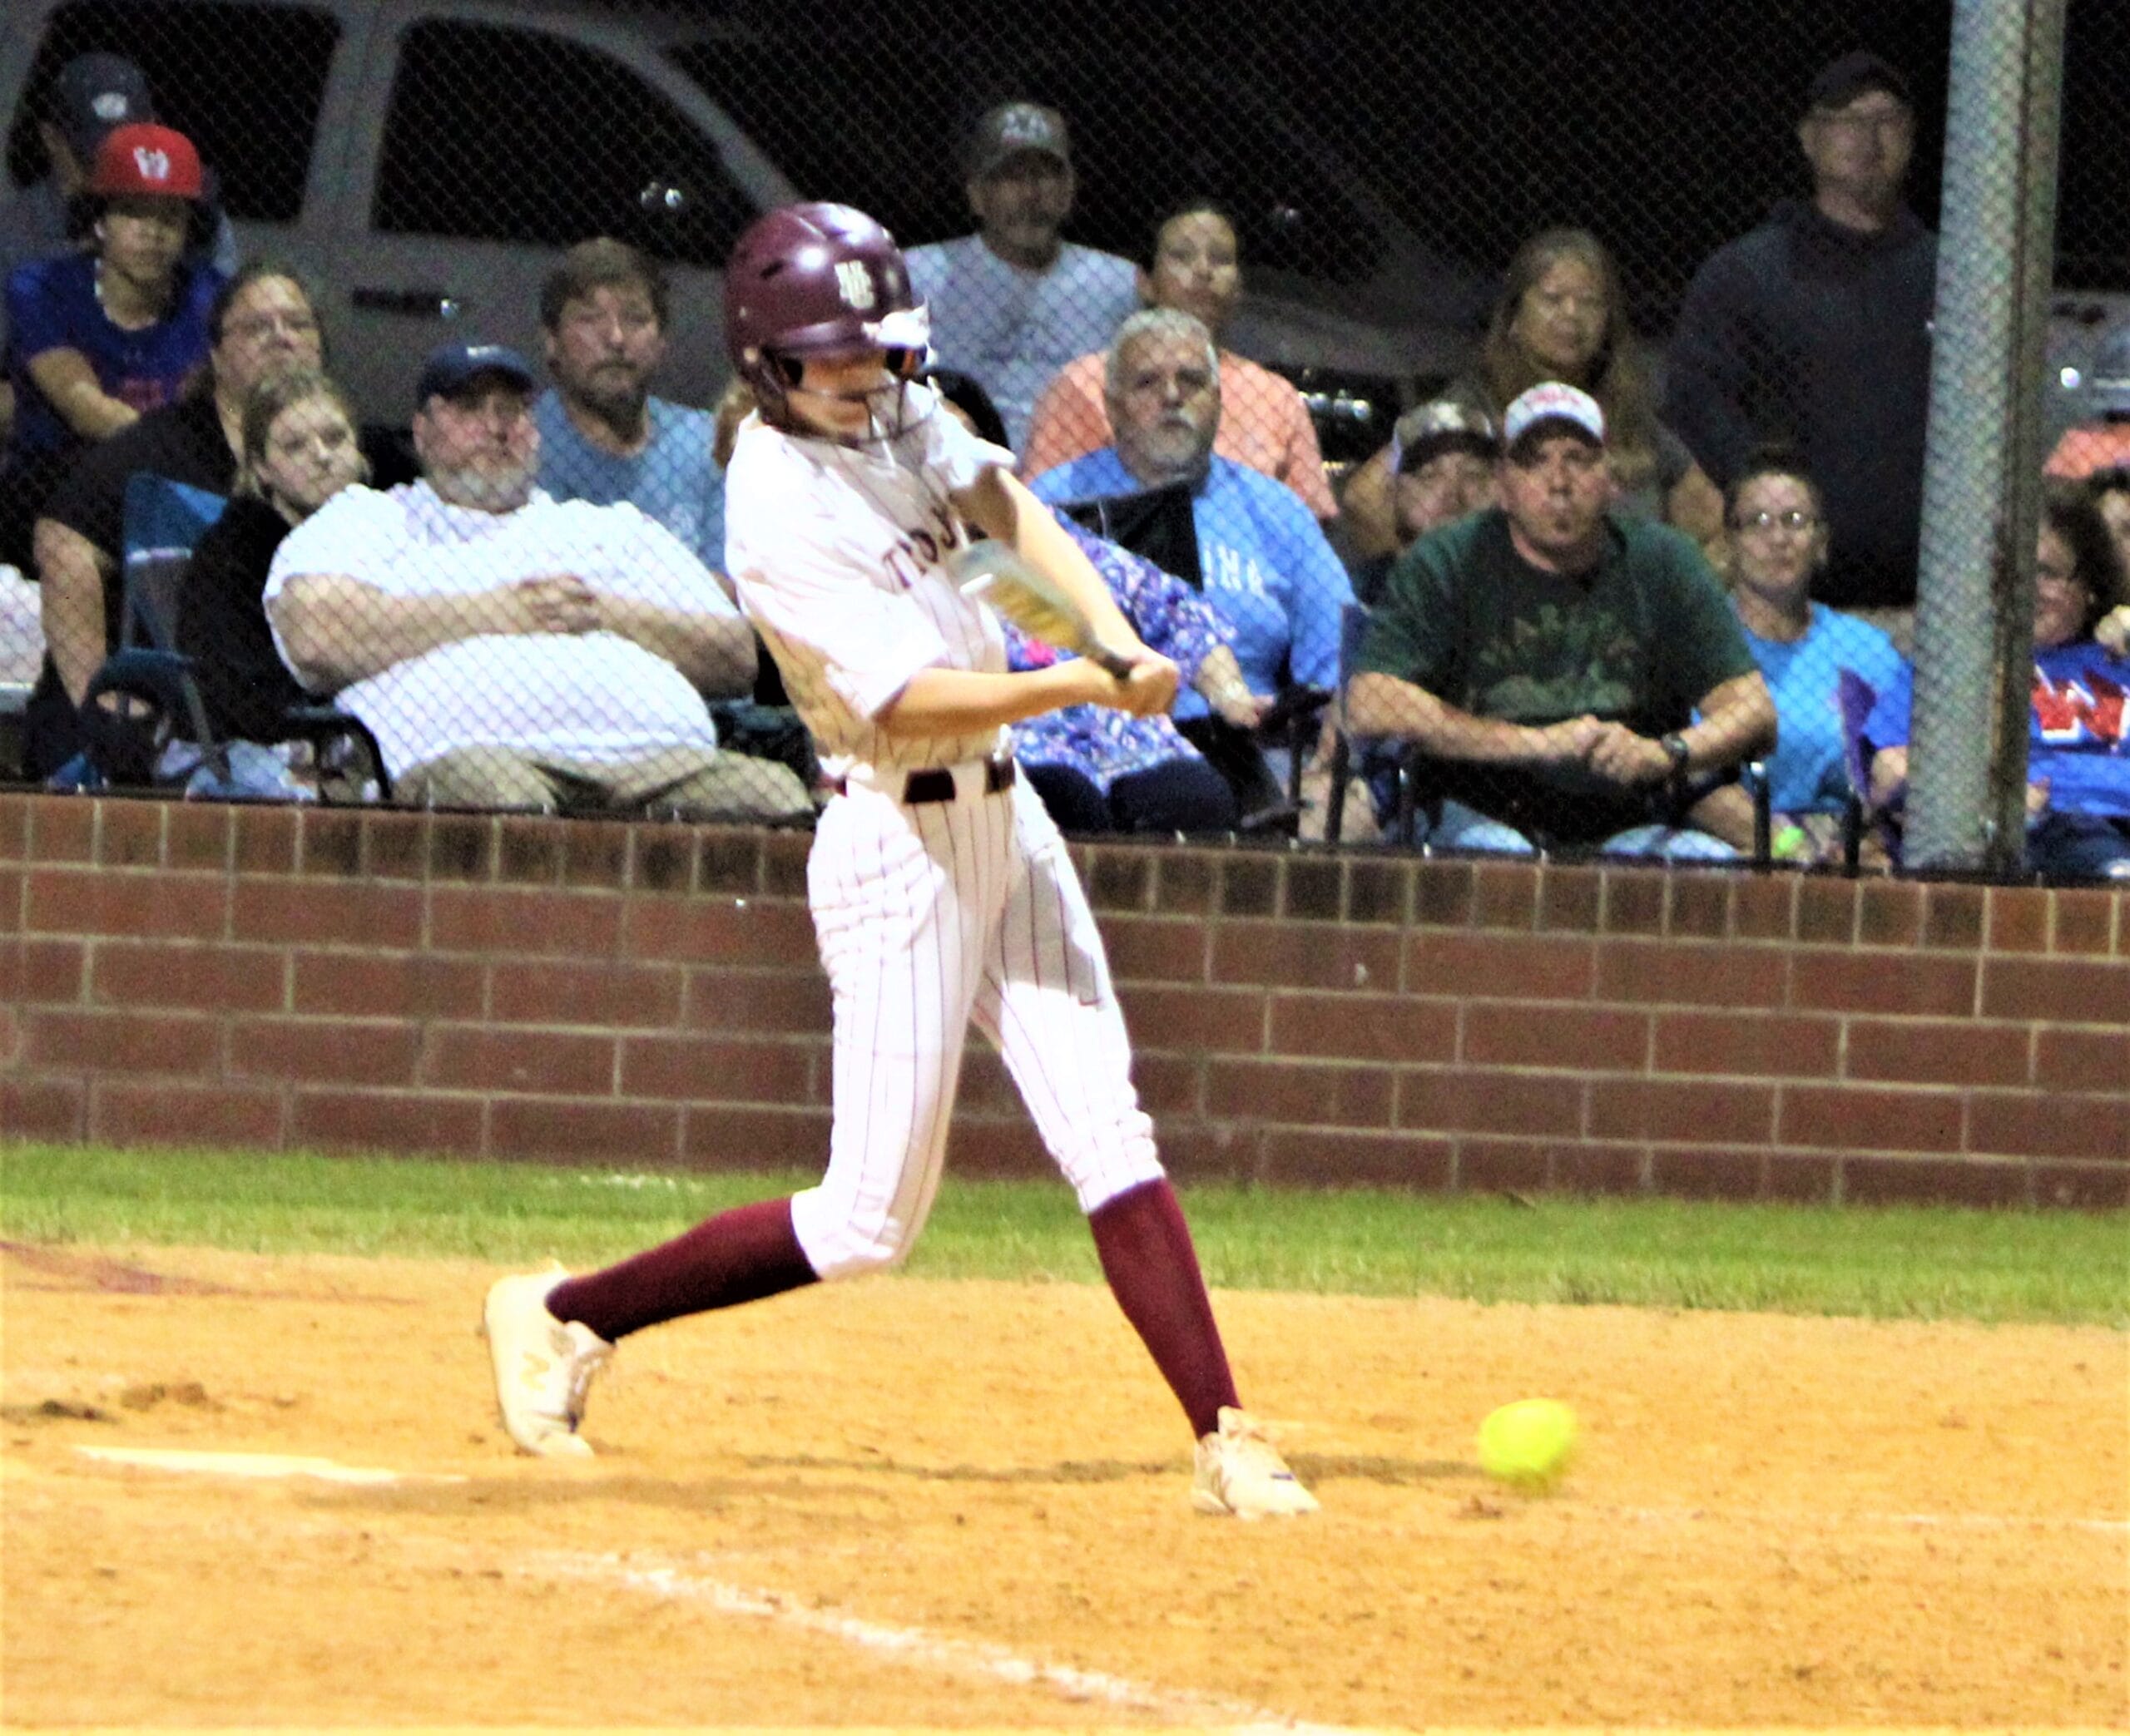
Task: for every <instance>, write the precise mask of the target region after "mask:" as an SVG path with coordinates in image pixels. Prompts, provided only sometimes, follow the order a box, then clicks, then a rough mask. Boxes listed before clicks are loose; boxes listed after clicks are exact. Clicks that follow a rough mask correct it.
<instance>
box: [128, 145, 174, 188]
mask: <svg viewBox="0 0 2130 1736" xmlns="http://www.w3.org/2000/svg"><path fill="white" fill-rule="evenodd" d="M133 166H134V167H135V168H136V169H137V170H138V171H140V173H141V180H143V181H168V180H169V179H170V153H169V152H168V151H155V150H151V149H150V148H149V147H148V146H146V145H136V146H134V147H133Z"/></svg>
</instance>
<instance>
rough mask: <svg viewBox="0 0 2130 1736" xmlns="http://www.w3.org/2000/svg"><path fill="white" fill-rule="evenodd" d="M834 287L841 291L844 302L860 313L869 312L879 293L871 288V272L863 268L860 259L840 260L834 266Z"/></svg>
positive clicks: (862, 262)
mask: <svg viewBox="0 0 2130 1736" xmlns="http://www.w3.org/2000/svg"><path fill="white" fill-rule="evenodd" d="M835 283H836V288H837V289H839V290H840V291H841V292H842V294H843V299H844V304H845V306H846V307H850V308H852V309H855V310H856V311H857V312H859V313H860V314H866V313H870V312H871V311H872V309H873V305H874V303H875V302H877V301H878V300H879V294H878V292H877V291H875V290H874V288H873V274H872V273H871V272H869V271H868V270H866V269H865V265H864V261H863V260H838V261H837V262H836V268H835Z"/></svg>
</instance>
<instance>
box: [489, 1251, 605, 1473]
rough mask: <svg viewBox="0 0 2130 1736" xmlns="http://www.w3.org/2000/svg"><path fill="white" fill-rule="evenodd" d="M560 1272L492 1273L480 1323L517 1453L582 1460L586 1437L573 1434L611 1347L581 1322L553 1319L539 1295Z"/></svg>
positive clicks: (589, 1449) (564, 1275)
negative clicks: (493, 1277) (511, 1275)
mask: <svg viewBox="0 0 2130 1736" xmlns="http://www.w3.org/2000/svg"><path fill="white" fill-rule="evenodd" d="M568 1276H569V1274H567V1272H562V1271H555V1272H528V1273H525V1274H522V1275H520V1276H518V1277H516V1278H499V1279H497V1280H496V1281H495V1283H493V1284H492V1285H490V1286H489V1288H488V1302H487V1304H486V1305H485V1306H484V1307H483V1308H482V1310H481V1329H482V1332H483V1333H484V1334H485V1336H486V1337H487V1338H488V1360H489V1362H490V1363H492V1364H493V1367H494V1369H495V1377H496V1403H497V1404H498V1406H499V1407H501V1408H502V1411H503V1427H505V1428H506V1429H508V1431H509V1432H510V1438H511V1439H512V1440H513V1441H515V1442H517V1443H518V1451H519V1452H529V1453H532V1454H534V1455H535V1456H537V1457H540V1458H543V1459H588V1458H590V1457H592V1443H591V1442H589V1441H587V1440H586V1439H585V1438H584V1437H583V1436H582V1435H580V1434H579V1433H577V1424H578V1423H579V1422H582V1421H583V1420H584V1395H585V1393H586V1392H587V1391H589V1390H590V1388H591V1386H592V1376H593V1375H595V1374H597V1372H599V1371H600V1370H601V1369H602V1368H605V1367H606V1366H607V1358H609V1357H611V1356H612V1355H613V1353H614V1347H613V1346H612V1345H611V1344H609V1343H607V1341H606V1340H605V1339H604V1338H601V1337H600V1336H599V1334H598V1333H596V1332H594V1331H592V1328H590V1327H588V1326H586V1325H584V1324H582V1323H581V1322H578V1321H575V1320H572V1321H567V1322H564V1321H561V1320H557V1318H555V1317H554V1316H553V1315H552V1314H551V1313H548V1312H547V1297H548V1294H549V1293H550V1292H551V1291H552V1290H553V1289H554V1288H555V1286H556V1285H557V1284H559V1283H562V1280H563V1279H566V1278H567V1277H568Z"/></svg>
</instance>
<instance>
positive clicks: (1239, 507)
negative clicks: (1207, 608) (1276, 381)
mask: <svg viewBox="0 0 2130 1736" xmlns="http://www.w3.org/2000/svg"><path fill="white" fill-rule="evenodd" d="M1106 394H1107V401H1108V408H1109V420H1110V425H1111V427H1112V429H1113V430H1114V433H1115V436H1116V443H1115V444H1114V445H1112V446H1106V447H1104V448H1102V449H1101V450H1100V451H1098V452H1092V453H1088V454H1087V456H1086V457H1081V458H1075V459H1074V460H1073V461H1072V462H1071V463H1069V464H1064V465H1061V466H1060V467H1058V468H1057V469H1055V470H1051V471H1047V472H1044V473H1043V475H1041V476H1039V477H1036V478H1035V480H1034V481H1033V482H1031V483H1030V484H1029V486H1030V487H1031V488H1033V491H1034V492H1035V493H1036V495H1037V496H1038V497H1039V498H1041V499H1043V500H1047V501H1050V502H1063V501H1077V500H1094V499H1099V498H1102V497H1106V496H1111V495H1119V494H1130V493H1132V492H1136V491H1137V490H1139V489H1142V488H1152V487H1160V486H1162V484H1164V483H1168V482H1186V483H1188V484H1189V485H1190V487H1191V492H1192V497H1193V499H1192V517H1193V518H1194V520H1195V521H1196V527H1197V532H1198V559H1199V567H1200V571H1201V576H1202V577H1203V579H1204V581H1205V594H1206V601H1209V602H1211V604H1212V605H1213V606H1214V607H1216V609H1218V610H1219V611H1220V612H1221V616H1223V617H1224V618H1225V619H1226V621H1227V622H1228V624H1229V626H1231V627H1232V628H1233V629H1234V630H1235V636H1236V637H1235V657H1236V664H1237V665H1239V666H1240V669H1241V674H1242V678H1243V680H1244V681H1245V682H1246V684H1247V685H1248V688H1249V690H1250V692H1251V695H1254V697H1255V699H1256V702H1257V705H1256V709H1257V710H1263V708H1264V706H1265V705H1267V704H1269V703H1270V702H1271V700H1273V699H1274V698H1275V697H1276V696H1277V695H1278V694H1279V692H1280V689H1281V687H1282V685H1285V680H1291V681H1299V682H1305V683H1308V684H1310V685H1314V686H1319V687H1324V688H1327V689H1328V688H1331V687H1333V686H1335V685H1336V684H1337V681H1338V678H1339V611H1340V608H1341V607H1342V606H1344V605H1345V604H1347V603H1350V602H1351V601H1353V598H1354V592H1353V586H1352V585H1351V584H1350V581H1348V579H1347V577H1346V570H1345V567H1343V566H1340V563H1339V557H1338V556H1336V555H1335V554H1334V553H1333V552H1332V551H1331V546H1330V543H1328V542H1325V540H1324V532H1323V530H1322V528H1321V527H1320V526H1319V525H1318V524H1317V522H1316V521H1315V519H1314V518H1313V517H1310V512H1309V509H1308V507H1305V506H1304V505H1302V503H1301V501H1300V497H1298V496H1296V495H1295V492H1294V491H1293V490H1292V489H1290V488H1288V487H1285V486H1284V485H1283V484H1281V483H1279V482H1274V481H1273V480H1272V479H1271V477H1268V476H1266V475H1264V474H1262V473H1261V472H1258V471H1256V470H1252V469H1251V468H1249V467H1247V466H1246V465H1242V464H1238V463H1236V462H1234V461H1233V460H1232V459H1229V458H1224V457H1221V456H1220V455H1219V454H1218V453H1216V451H1215V450H1214V443H1215V439H1216V434H1217V433H1218V430H1219V427H1220V422H1221V366H1220V359H1219V356H1218V354H1216V351H1215V349H1214V346H1213V340H1212V337H1211V334H1209V333H1208V332H1207V331H1206V328H1205V326H1204V325H1203V324H1201V323H1200V322H1199V321H1198V320H1197V319H1196V318H1194V317H1193V316H1192V315H1191V314H1186V313H1182V312H1180V311H1178V310H1177V309H1173V308H1150V309H1145V310H1143V311H1142V312H1140V313H1137V314H1133V315H1132V317H1131V318H1130V319H1127V320H1126V321H1125V322H1124V324H1123V325H1122V326H1121V327H1120V328H1119V329H1118V330H1117V341H1116V344H1114V346H1113V347H1112V349H1111V350H1110V353H1109V358H1108V361H1107V378H1106ZM1283 676H1284V680H1283ZM1206 709H1207V705H1206V700H1204V699H1203V698H1202V697H1201V696H1200V695H1196V694H1193V693H1190V692H1188V691H1186V693H1185V694H1184V695H1182V697H1181V698H1180V699H1179V700H1177V702H1176V715H1177V716H1178V717H1179V718H1186V719H1187V718H1193V717H1202V716H1203V715H1205V714H1206Z"/></svg>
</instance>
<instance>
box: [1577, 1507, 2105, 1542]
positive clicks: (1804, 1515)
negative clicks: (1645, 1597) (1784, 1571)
mask: <svg viewBox="0 0 2130 1736" xmlns="http://www.w3.org/2000/svg"><path fill="white" fill-rule="evenodd" d="M1585 1511H1588V1512H1591V1513H1593V1514H1596V1515H1598V1516H1604V1517H1609V1518H1613V1519H1624V1520H1627V1521H1630V1522H1631V1523H1633V1524H1637V1525H1692V1524H1695V1523H1697V1522H1700V1521H1704V1520H1707V1521H1721V1522H1725V1523H1732V1524H1735V1523H1739V1522H1741V1521H1744V1522H1751V1523H1753V1524H1766V1525H1826V1524H1836V1525H1885V1526H1904V1527H1908V1528H1910V1529H1914V1530H1918V1531H1928V1530H1943V1531H2087V1532H2090V1533H2092V1534H2093V1535H2094V1536H2102V1537H2123V1536H2130V1519H2089V1518H2085V1517H2083V1516H2079V1515H2077V1514H2071V1513H2033V1514H2019V1513H1819V1512H1784V1511H1779V1510H1777V1509H1775V1508H1772V1507H1744V1508H1732V1507H1596V1506H1593V1507H1588V1508H1586V1509H1585Z"/></svg>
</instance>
